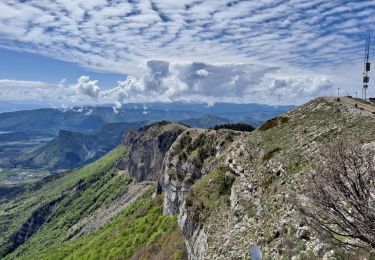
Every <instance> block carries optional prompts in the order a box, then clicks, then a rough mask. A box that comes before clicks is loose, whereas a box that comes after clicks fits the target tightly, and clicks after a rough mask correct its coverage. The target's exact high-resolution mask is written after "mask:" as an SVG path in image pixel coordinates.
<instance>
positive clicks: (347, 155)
mask: <svg viewBox="0 0 375 260" xmlns="http://www.w3.org/2000/svg"><path fill="white" fill-rule="evenodd" d="M374 158H375V152H374V151H373V150H371V148H367V149H366V148H364V146H363V145H362V144H360V143H351V142H348V141H343V140H339V141H336V142H334V143H332V144H330V145H329V146H328V148H327V150H326V151H325V152H323V153H322V154H321V156H320V157H319V160H317V161H316V162H314V163H313V170H312V171H311V172H310V174H309V175H308V176H307V180H306V183H305V185H304V189H303V195H304V197H303V198H300V199H299V200H296V201H295V203H296V206H297V208H298V209H299V211H300V213H301V215H302V217H303V218H305V219H306V223H309V225H311V227H312V228H314V229H316V230H318V233H319V234H321V235H322V236H323V237H325V238H330V239H331V241H333V242H336V243H339V244H340V245H341V246H344V247H365V248H367V249H369V250H371V251H372V252H375V221H374V219H375V199H374V194H375V160H374ZM306 199H307V200H306Z"/></svg>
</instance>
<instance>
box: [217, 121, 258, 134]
mask: <svg viewBox="0 0 375 260" xmlns="http://www.w3.org/2000/svg"><path fill="white" fill-rule="evenodd" d="M212 129H214V130H219V129H229V130H234V131H242V132H252V131H254V127H252V126H251V125H249V124H244V123H236V124H222V125H216V126H214V127H213V128H212Z"/></svg>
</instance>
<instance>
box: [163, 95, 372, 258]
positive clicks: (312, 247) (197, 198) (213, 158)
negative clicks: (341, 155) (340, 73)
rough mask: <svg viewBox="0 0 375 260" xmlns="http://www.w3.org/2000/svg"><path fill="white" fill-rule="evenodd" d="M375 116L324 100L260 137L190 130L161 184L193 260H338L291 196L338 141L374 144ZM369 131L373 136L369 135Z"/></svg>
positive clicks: (278, 121) (266, 128)
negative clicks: (256, 257) (253, 251)
mask: <svg viewBox="0 0 375 260" xmlns="http://www.w3.org/2000/svg"><path fill="white" fill-rule="evenodd" d="M374 123H375V115H374V114H373V113H371V111H366V110H365V109H361V108H358V106H355V105H354V104H351V103H349V102H344V101H343V100H341V101H337V100H336V99H334V98H319V99H317V100H313V101H311V102H309V103H308V104H306V105H304V106H301V107H299V108H297V109H295V110H293V111H290V112H288V113H286V114H284V115H283V116H280V117H278V118H275V119H273V120H270V121H268V122H266V123H265V124H264V125H263V126H261V127H260V128H258V129H257V130H255V131H254V132H252V133H240V132H234V131H229V130H219V131H214V130H201V129H189V130H187V131H185V132H184V133H183V134H181V135H180V136H179V138H177V140H176V141H175V142H174V143H173V145H172V146H171V148H170V150H169V151H168V152H167V153H166V156H165V159H164V163H163V168H162V169H163V175H162V177H161V179H160V181H159V184H160V186H161V187H162V190H163V191H165V199H164V213H165V214H168V215H178V223H179V226H180V228H181V230H182V231H183V234H184V236H185V239H186V244H187V248H188V251H189V258H190V259H245V258H247V259H248V258H249V257H250V256H249V248H250V246H251V245H257V246H258V247H260V248H261V250H262V252H263V255H264V256H266V257H267V258H270V259H282V258H287V259H290V258H292V259H306V258H325V259H334V258H335V257H336V256H337V255H348V252H345V251H343V250H342V249H340V248H338V247H336V246H335V245H333V244H331V243H330V242H329V241H321V240H320V238H319V237H318V235H317V234H315V233H314V231H313V230H310V229H309V228H308V226H307V225H306V224H307V223H303V222H302V221H301V220H300V218H299V215H298V214H297V211H296V210H295V209H294V207H293V205H292V203H291V200H290V197H291V196H296V195H298V194H299V192H298V191H299V189H300V187H301V184H302V183H303V182H302V180H303V178H304V174H305V173H306V172H307V171H308V170H309V164H310V162H311V161H312V160H314V158H315V155H316V153H318V152H319V151H320V150H321V149H323V148H324V146H325V143H326V142H329V141H332V140H334V139H336V138H341V137H343V138H345V139H349V138H361V139H362V140H363V142H364V143H369V142H373V141H374V136H375V124H374ZM364 129H366V131H363V130H364Z"/></svg>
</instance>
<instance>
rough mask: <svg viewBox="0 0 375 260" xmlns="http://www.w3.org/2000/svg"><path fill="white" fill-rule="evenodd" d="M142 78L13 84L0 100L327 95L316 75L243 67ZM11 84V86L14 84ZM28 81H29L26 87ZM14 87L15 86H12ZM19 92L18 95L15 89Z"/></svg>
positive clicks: (154, 64) (167, 70)
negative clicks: (103, 82)
mask: <svg viewBox="0 0 375 260" xmlns="http://www.w3.org/2000/svg"><path fill="white" fill-rule="evenodd" d="M147 66H148V70H147V72H146V73H145V76H144V77H142V78H135V77H133V76H127V77H126V79H125V80H124V81H118V82H117V84H116V86H113V87H112V88H107V89H103V88H100V87H99V85H98V81H97V80H92V79H90V78H89V77H88V76H82V77H80V78H79V79H78V80H77V82H76V83H75V84H70V85H67V84H66V83H65V82H63V81H62V82H60V83H58V84H57V85H56V86H48V87H46V84H41V85H40V86H35V87H34V88H32V89H30V88H29V87H26V86H25V87H22V86H21V85H22V84H18V86H19V87H18V88H13V87H12V86H11V85H9V86H5V85H4V86H1V81H0V88H1V87H2V88H3V89H4V88H7V90H6V91H1V92H0V99H20V100H23V99H33V100H40V101H45V100H47V101H48V100H49V101H50V102H51V101H53V102H54V103H57V104H62V103H61V102H65V104H66V105H74V104H82V103H86V104H102V103H112V104H114V108H115V109H118V108H120V107H121V104H122V103H124V102H149V101H164V102H169V101H187V102H189V101H195V102H204V103H208V104H212V103H214V102H216V101H226V102H237V103H238V102H240V103H246V102H260V101H262V102H263V101H264V100H266V101H267V102H266V103H269V104H290V103H294V102H295V101H296V100H299V101H298V103H302V102H305V101H307V100H308V99H310V98H313V97H315V96H319V95H328V94H331V92H332V82H330V81H329V80H328V79H327V78H324V77H320V76H307V75H306V76H299V77H293V78H290V77H287V78H285V77H282V76H277V73H279V72H280V71H281V70H280V68H277V67H265V66H263V67H262V66H254V65H249V64H246V65H244V64H226V65H208V64H205V63H189V64H176V63H173V64H171V63H169V62H166V61H156V60H153V61H149V62H148V63H147ZM14 84H16V83H14ZM32 84H33V83H32V82H30V85H32ZM16 85H17V84H16ZM20 90H21V91H20Z"/></svg>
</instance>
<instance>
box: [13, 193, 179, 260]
mask: <svg viewBox="0 0 375 260" xmlns="http://www.w3.org/2000/svg"><path fill="white" fill-rule="evenodd" d="M152 192H153V190H152V189H150V190H149V191H148V192H146V193H145V194H144V195H143V196H142V197H141V198H139V199H138V200H137V201H136V202H135V203H133V204H132V205H131V206H129V207H128V208H126V209H125V210H124V211H123V212H122V213H120V215H119V216H118V217H117V218H116V220H115V221H113V222H111V223H110V224H107V225H105V226H104V227H102V228H101V229H99V230H98V231H97V232H95V233H93V234H90V235H87V236H84V237H80V238H77V239H75V240H70V241H66V242H64V243H61V244H58V245H55V246H52V247H50V248H47V249H42V250H40V249H37V248H30V250H29V251H27V254H24V255H20V256H18V257H17V258H18V259H51V260H52V259H53V260H55V259H129V258H130V257H131V256H133V255H134V254H136V255H137V257H136V258H134V259H150V258H148V257H150V256H154V255H156V254H162V255H163V256H169V258H168V257H166V258H164V259H186V248H185V245H184V240H183V237H182V235H181V233H179V229H178V226H177V222H176V220H177V219H176V217H169V216H164V215H163V206H162V201H163V199H162V196H160V195H159V196H157V197H156V198H154V199H153V198H151V197H152ZM169 245H173V247H171V246H169ZM13 257H14V258H16V257H15V255H13V256H12V257H9V258H13Z"/></svg>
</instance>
